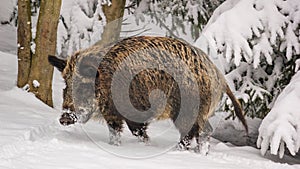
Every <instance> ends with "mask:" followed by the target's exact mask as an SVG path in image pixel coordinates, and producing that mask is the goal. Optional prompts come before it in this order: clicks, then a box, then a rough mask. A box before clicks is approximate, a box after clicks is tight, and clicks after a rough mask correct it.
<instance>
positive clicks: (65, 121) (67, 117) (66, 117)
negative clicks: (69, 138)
mask: <svg viewBox="0 0 300 169" xmlns="http://www.w3.org/2000/svg"><path fill="white" fill-rule="evenodd" d="M76 121H77V117H76V116H75V114H74V113H63V114H62V115H61V117H60V119H59V122H60V124H61V125H64V126H68V125H70V124H74V123H75V122H76Z"/></svg>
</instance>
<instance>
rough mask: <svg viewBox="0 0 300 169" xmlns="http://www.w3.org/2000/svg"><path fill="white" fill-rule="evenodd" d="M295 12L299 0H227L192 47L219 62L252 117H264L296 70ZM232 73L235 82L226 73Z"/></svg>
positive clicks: (299, 44) (299, 24)
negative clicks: (237, 74) (197, 48)
mask: <svg viewBox="0 0 300 169" xmlns="http://www.w3.org/2000/svg"><path fill="white" fill-rule="evenodd" d="M299 9H300V1H299V0H227V1H225V2H224V3H222V4H221V5H220V6H219V7H218V8H217V9H216V10H215V11H214V13H213V15H212V17H211V18H210V20H209V21H208V23H207V25H206V27H205V28H204V30H203V32H202V34H201V36H200V37H199V38H198V39H197V41H196V42H195V44H194V45H195V46H198V47H200V48H201V49H202V50H203V51H204V52H206V53H207V54H209V55H210V56H211V58H212V59H213V60H218V61H217V62H220V61H221V62H222V64H221V67H219V68H220V69H221V71H223V72H225V74H228V75H227V80H228V83H229V84H231V87H233V88H235V89H236V92H235V94H236V95H237V97H239V98H240V99H242V100H243V101H244V104H245V105H246V106H245V107H246V110H245V111H246V112H247V114H249V113H250V114H252V115H251V116H252V117H254V116H255V117H260V118H263V117H264V116H265V115H266V114H267V113H268V111H269V110H270V109H271V107H272V105H273V104H274V100H275V98H276V97H277V96H278V94H279V93H280V92H281V91H282V89H283V88H284V87H285V86H286V85H287V84H288V82H289V80H290V78H291V77H292V75H293V74H294V72H295V66H296V64H295V61H296V60H297V59H299V54H300V36H299V32H300V30H299V29H300V12H299ZM223 60H225V61H226V62H224V61H223ZM222 66H223V67H222ZM240 67H244V68H243V69H240ZM236 69H239V71H238V73H240V75H239V76H240V77H239V80H237V79H235V78H233V77H232V76H231V75H230V74H231V72H234V71H235V70H236ZM235 74H236V73H235ZM235 77H236V76H235ZM248 112H249V113H248ZM254 114H256V115H254ZM257 114H259V115H257Z"/></svg>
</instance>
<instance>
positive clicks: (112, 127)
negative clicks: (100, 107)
mask: <svg viewBox="0 0 300 169" xmlns="http://www.w3.org/2000/svg"><path fill="white" fill-rule="evenodd" d="M106 121H107V125H108V129H109V144H111V145H116V146H119V145H120V144H121V132H122V129H123V121H122V120H121V119H120V118H117V117H116V118H112V119H109V120H106Z"/></svg>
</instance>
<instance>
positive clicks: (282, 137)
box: [257, 72, 300, 158]
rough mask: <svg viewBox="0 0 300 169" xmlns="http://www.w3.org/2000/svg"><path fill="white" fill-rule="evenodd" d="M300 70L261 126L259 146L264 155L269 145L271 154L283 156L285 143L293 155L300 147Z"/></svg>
mask: <svg viewBox="0 0 300 169" xmlns="http://www.w3.org/2000/svg"><path fill="white" fill-rule="evenodd" d="M299 103H300V72H298V73H297V74H296V75H295V76H294V77H293V78H292V81H291V82H290V84H289V85H288V86H287V87H286V88H285V89H284V90H283V92H282V93H281V94H280V95H279V97H278V99H277V100H276V102H275V105H274V107H273V108H272V110H271V111H270V113H269V114H268V115H267V116H266V118H265V119H264V120H263V121H262V124H261V126H260V128H259V136H258V140H257V147H258V148H261V153H262V154H263V155H264V154H265V153H266V152H267V150H268V149H269V147H270V148H271V154H274V155H277V154H278V153H279V157H280V158H282V157H283V155H284V151H285V145H286V147H287V148H288V150H289V152H290V153H291V154H292V155H295V154H296V153H297V152H298V151H299V148H300V104H299Z"/></svg>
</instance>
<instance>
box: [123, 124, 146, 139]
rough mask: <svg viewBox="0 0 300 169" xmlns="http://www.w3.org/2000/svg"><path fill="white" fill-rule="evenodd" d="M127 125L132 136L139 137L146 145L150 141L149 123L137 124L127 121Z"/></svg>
mask: <svg viewBox="0 0 300 169" xmlns="http://www.w3.org/2000/svg"><path fill="white" fill-rule="evenodd" d="M126 123H127V125H128V128H129V130H130V131H131V133H132V135H134V136H136V137H138V138H139V140H140V141H142V142H144V143H147V142H148V141H149V136H148V135H147V127H148V123H136V122H132V121H128V120H126Z"/></svg>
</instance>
